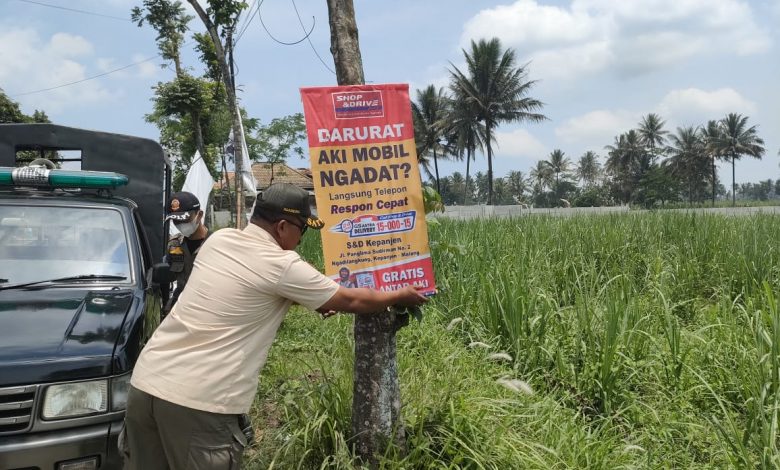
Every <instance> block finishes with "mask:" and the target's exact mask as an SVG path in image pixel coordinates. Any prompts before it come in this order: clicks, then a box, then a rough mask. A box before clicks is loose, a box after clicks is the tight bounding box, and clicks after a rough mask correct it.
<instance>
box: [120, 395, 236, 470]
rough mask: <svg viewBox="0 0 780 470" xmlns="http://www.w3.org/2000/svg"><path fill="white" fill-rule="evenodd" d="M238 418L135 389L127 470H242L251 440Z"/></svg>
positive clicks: (123, 445) (123, 448) (126, 433)
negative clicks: (174, 401) (244, 456)
mask: <svg viewBox="0 0 780 470" xmlns="http://www.w3.org/2000/svg"><path fill="white" fill-rule="evenodd" d="M238 417H239V415H227V414H220V413H209V412H207V411H200V410H195V409H192V408H187V407H184V406H180V405H176V404H174V403H171V402H168V401H165V400H162V399H160V398H157V397H155V396H152V395H149V394H148V393H145V392H143V391H141V390H138V389H136V388H134V387H131V388H130V392H129V395H128V398H127V414H126V416H125V427H124V429H123V430H122V433H121V434H120V436H119V447H120V452H121V453H122V454H123V455H124V459H125V465H124V469H125V470H238V469H240V468H241V456H242V454H243V452H244V447H245V446H246V437H245V436H244V433H243V432H241V429H240V428H239V425H238Z"/></svg>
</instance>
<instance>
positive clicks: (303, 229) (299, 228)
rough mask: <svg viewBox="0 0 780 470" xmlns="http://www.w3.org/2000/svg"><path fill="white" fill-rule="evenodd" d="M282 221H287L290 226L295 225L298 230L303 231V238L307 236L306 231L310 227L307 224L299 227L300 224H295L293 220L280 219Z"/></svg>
mask: <svg viewBox="0 0 780 470" xmlns="http://www.w3.org/2000/svg"><path fill="white" fill-rule="evenodd" d="M280 220H284V221H286V222H288V223H290V224H292V225H295V226H296V227H298V230H300V231H301V236H303V234H305V233H306V229H308V228H309V226H308V225H306V224H301V225H298V224H296V223H295V222H293V221H292V220H290V219H280Z"/></svg>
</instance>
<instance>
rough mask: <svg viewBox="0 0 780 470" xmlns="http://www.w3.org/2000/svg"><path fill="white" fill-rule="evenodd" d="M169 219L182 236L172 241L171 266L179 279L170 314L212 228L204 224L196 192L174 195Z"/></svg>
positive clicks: (167, 309) (170, 244) (169, 256)
mask: <svg viewBox="0 0 780 470" xmlns="http://www.w3.org/2000/svg"><path fill="white" fill-rule="evenodd" d="M167 219H168V220H170V221H171V222H173V225H174V226H175V227H176V230H178V231H179V232H180V233H179V235H177V236H175V237H173V238H171V240H170V241H169V242H168V263H169V264H170V266H171V272H172V273H173V274H174V275H175V276H176V290H174V291H173V294H172V295H171V296H170V298H169V299H168V303H167V304H166V306H165V313H166V315H167V313H168V312H170V311H171V308H173V304H175V303H176V301H177V300H178V299H179V295H180V294H181V292H182V291H183V290H184V286H186V285H187V280H188V279H189V278H190V273H191V272H192V266H193V264H195V256H197V254H198V250H200V247H201V245H203V242H204V241H206V238H208V236H209V229H208V228H207V227H206V226H205V225H204V224H203V211H202V210H201V208H200V201H198V198H197V197H195V195H194V194H192V193H188V192H186V191H182V192H179V193H174V194H173V195H172V196H171V200H170V202H169V203H168V216H167Z"/></svg>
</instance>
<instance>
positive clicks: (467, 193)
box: [463, 148, 471, 206]
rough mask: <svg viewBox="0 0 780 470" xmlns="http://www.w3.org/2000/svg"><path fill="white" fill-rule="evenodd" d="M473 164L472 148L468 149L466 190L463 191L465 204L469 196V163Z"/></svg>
mask: <svg viewBox="0 0 780 470" xmlns="http://www.w3.org/2000/svg"><path fill="white" fill-rule="evenodd" d="M470 164H471V149H470V148H469V149H466V190H465V191H463V205H464V206H465V205H467V204H466V202H467V201H468V197H469V165H470Z"/></svg>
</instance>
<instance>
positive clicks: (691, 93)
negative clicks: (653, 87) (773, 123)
mask: <svg viewBox="0 0 780 470" xmlns="http://www.w3.org/2000/svg"><path fill="white" fill-rule="evenodd" d="M656 110H657V111H658V113H659V114H660V115H661V116H663V117H664V118H666V119H667V121H668V122H669V123H674V124H675V125H676V126H687V125H700V124H703V123H705V122H707V121H708V120H709V119H720V118H722V117H723V116H725V115H726V114H728V113H732V112H733V113H743V114H747V115H750V114H754V113H755V112H756V110H757V106H756V104H755V103H753V102H752V101H750V100H748V99H746V98H745V97H743V96H742V95H740V94H739V92H737V91H736V90H734V89H733V88H721V89H718V90H713V91H705V90H701V89H698V88H686V89H681V90H672V91H670V92H669V93H667V94H666V96H664V97H663V99H661V102H660V103H659V104H658V106H657V107H656Z"/></svg>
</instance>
